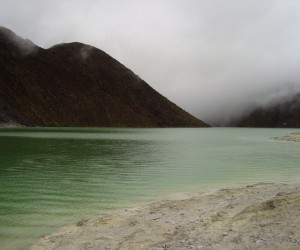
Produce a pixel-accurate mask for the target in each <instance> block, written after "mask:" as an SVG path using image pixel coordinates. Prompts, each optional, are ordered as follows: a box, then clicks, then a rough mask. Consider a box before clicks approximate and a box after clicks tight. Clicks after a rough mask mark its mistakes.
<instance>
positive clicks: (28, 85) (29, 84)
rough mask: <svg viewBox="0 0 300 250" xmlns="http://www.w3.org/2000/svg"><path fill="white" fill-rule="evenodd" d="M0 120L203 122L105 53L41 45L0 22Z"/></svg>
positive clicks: (130, 123)
mask: <svg viewBox="0 0 300 250" xmlns="http://www.w3.org/2000/svg"><path fill="white" fill-rule="evenodd" d="M0 85H1V92H0V123H16V124H22V125H27V126H107V127H206V126H207V125H206V124H205V123H204V122H202V121H200V120H198V119H197V118H195V117H193V116H192V115H190V114H188V113H187V112H185V111H184V110H182V109H181V108H179V107H177V106H176V105H175V104H174V103H172V102H170V101H169V100H167V99H166V98H165V97H163V96H162V95H160V94H159V93H158V92H157V91H155V90H154V89H153V88H151V87H150V86H149V85H148V84H147V83H146V82H145V81H143V80H142V79H141V78H140V77H139V76H137V75H136V74H134V73H133V72H132V71H131V70H129V69H128V68H126V67H125V66H124V65H122V64H121V63H119V62H118V61H116V60H115V59H114V58H112V57H111V56H109V55H108V54H106V53H105V52H103V51H101V50H100V49H97V48H95V47H92V46H89V45H86V44H82V43H77V42H75V43H67V44H59V45H56V46H53V47H51V48H49V49H43V48H40V47H38V46H36V45H35V44H34V43H32V42H31V41H29V40H26V39H23V38H21V37H19V36H17V35H16V34H14V33H13V32H12V31H10V30H8V29H6V28H4V27H0Z"/></svg>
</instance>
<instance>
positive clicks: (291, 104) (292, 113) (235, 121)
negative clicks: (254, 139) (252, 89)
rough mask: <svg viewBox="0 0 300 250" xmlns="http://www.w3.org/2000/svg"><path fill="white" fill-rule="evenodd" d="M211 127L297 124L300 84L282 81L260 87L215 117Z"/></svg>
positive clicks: (299, 122) (295, 125) (298, 122)
mask: <svg viewBox="0 0 300 250" xmlns="http://www.w3.org/2000/svg"><path fill="white" fill-rule="evenodd" d="M212 124H213V125H214V126H237V127H279V128H280V127H290V128H292V127H295V128H298V127H300V86H299V84H295V83H285V84H280V85H277V86H274V87H268V88H264V89H262V90H261V91H260V92H259V93H255V94H254V95H253V96H249V97H248V98H247V99H245V100H244V101H243V102H242V101H239V104H237V105H236V106H235V107H233V108H232V109H230V110H228V113H220V116H216V117H215V120H214V122H212Z"/></svg>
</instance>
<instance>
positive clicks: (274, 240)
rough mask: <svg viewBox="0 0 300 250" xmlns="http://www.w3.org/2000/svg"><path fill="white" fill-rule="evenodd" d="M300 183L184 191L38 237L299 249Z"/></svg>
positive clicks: (75, 245) (112, 245)
mask: <svg viewBox="0 0 300 250" xmlns="http://www.w3.org/2000/svg"><path fill="white" fill-rule="evenodd" d="M299 218H300V185H296V184H295V185H287V184H274V183H258V184H254V185H248V186H244V187H239V188H230V189H220V190H218V191H213V192H208V193H199V194H186V195H185V196H181V197H178V198H177V199H169V200H163V201H160V202H155V203H152V204H149V205H146V206H142V207H138V208H134V209H126V210H123V211H121V212H119V213H117V214H112V215H106V216H104V217H102V218H98V219H91V220H83V221H79V222H78V223H77V224H76V225H73V226H67V227H64V228H61V229H60V230H58V231H57V232H56V233H53V234H51V235H47V236H44V237H41V238H40V240H39V241H38V242H37V243H36V244H35V245H33V246H32V247H31V249H32V250H41V249H43V250H47V249H48V250H49V249H58V250H62V249H64V250H66V249H72V250H76V249H78V250H79V249H107V250H108V249H128V250H129V249H130V250H134V249H153V250H154V249H163V250H164V249H264V250H265V249H270V250H271V249H272V250H273V249H295V250H296V249H299V248H300V221H299Z"/></svg>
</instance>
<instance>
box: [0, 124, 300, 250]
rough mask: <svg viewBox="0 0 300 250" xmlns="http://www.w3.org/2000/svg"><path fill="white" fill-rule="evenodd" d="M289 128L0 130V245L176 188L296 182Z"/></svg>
mask: <svg viewBox="0 0 300 250" xmlns="http://www.w3.org/2000/svg"><path fill="white" fill-rule="evenodd" d="M291 132H300V130H299V129H298V130H297V129H233V128H209V129H77V128H76V129H73V128H69V129H65V128H43V129H41V128H21V129H20V128H18V129H0V249H26V248H28V247H29V246H30V244H32V242H34V241H35V240H36V239H37V238H38V237H39V236H41V235H43V234H47V233H50V232H53V231H54V230H56V229H57V228H58V227H60V226H62V225H66V224H69V223H75V222H76V221H78V220H80V219H84V218H92V217H95V216H100V215H103V214H105V213H109V212H111V211H115V210H118V209H123V208H126V207H130V206H134V205H137V204H141V203H145V202H150V201H153V200H156V199H159V198H161V197H164V196H167V195H168V194H171V193H176V192H187V191H195V190H201V189H202V188H207V187H221V186H234V185H244V184H247V183H254V182H260V181H271V182H287V183H299V182H300V168H299V167H300V166H299V165H300V143H293V142H279V141H274V140H272V138H273V137H275V136H281V135H286V134H289V133H291Z"/></svg>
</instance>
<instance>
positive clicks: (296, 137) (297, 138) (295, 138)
mask: <svg viewBox="0 0 300 250" xmlns="http://www.w3.org/2000/svg"><path fill="white" fill-rule="evenodd" d="M274 140H278V141H291V142H300V133H291V134H289V135H284V136H280V137H275V138H274Z"/></svg>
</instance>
